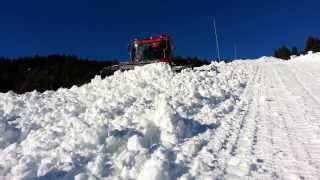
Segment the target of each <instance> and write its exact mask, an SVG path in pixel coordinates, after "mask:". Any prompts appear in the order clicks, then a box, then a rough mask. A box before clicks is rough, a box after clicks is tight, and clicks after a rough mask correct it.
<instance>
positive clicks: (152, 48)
mask: <svg viewBox="0 0 320 180" xmlns="http://www.w3.org/2000/svg"><path fill="white" fill-rule="evenodd" d="M131 51H132V52H131V56H132V57H131V58H132V60H133V61H134V62H143V61H155V60H159V59H164V58H167V57H169V56H170V47H169V44H168V42H167V41H160V42H152V43H145V44H134V45H133V47H132V50H131Z"/></svg>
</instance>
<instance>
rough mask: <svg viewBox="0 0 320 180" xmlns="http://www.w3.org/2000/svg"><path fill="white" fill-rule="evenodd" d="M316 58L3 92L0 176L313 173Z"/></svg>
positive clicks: (319, 74)
mask: <svg viewBox="0 0 320 180" xmlns="http://www.w3.org/2000/svg"><path fill="white" fill-rule="evenodd" d="M319 65H320V54H309V55H306V56H302V57H298V58H296V59H293V60H292V61H288V62H284V61H280V60H279V59H275V58H268V57H264V58H260V59H258V60H255V61H235V62H232V63H228V64H225V63H219V64H218V63H212V64H211V65H208V66H203V67H200V68H198V69H195V70H186V71H183V72H182V73H179V74H175V73H173V72H172V71H171V70H170V67H169V66H167V65H163V64H151V65H147V66H144V67H137V68H136V69H135V70H133V71H128V72H124V73H120V72H117V73H115V75H113V76H110V77H107V78H106V79H101V78H100V77H96V78H95V79H93V80H92V81H91V83H89V84H87V85H84V86H81V87H73V88H71V89H59V90H58V91H47V92H45V93H42V94H40V93H37V92H31V93H26V94H23V95H16V94H14V93H6V94H0V177H2V178H1V179H12V178H17V179H23V178H25V179H28V178H31V179H32V178H36V177H38V178H40V179H41V178H43V179H48V178H55V179H57V178H58V179H72V178H73V177H75V178H76V179H88V178H98V179H100V178H105V177H107V178H110V179H115V178H120V179H130V178H133V179H177V178H180V179H193V178H196V179H204V178H209V179H212V178H228V179H232V178H235V179H239V178H240V179H246V178H248V177H251V178H253V179H262V178H265V179H271V178H275V179H300V178H306V179H317V178H319V177H320V172H319V171H320V141H319V139H320V137H319V136H320V130H319V119H320V107H319V106H320V97H319V92H320V91H319V90H320V85H319V81H320V71H319V69H320V66H319Z"/></svg>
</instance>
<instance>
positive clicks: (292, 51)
mask: <svg viewBox="0 0 320 180" xmlns="http://www.w3.org/2000/svg"><path fill="white" fill-rule="evenodd" d="M291 55H296V56H298V55H299V50H298V48H297V47H295V46H293V47H292V49H291Z"/></svg>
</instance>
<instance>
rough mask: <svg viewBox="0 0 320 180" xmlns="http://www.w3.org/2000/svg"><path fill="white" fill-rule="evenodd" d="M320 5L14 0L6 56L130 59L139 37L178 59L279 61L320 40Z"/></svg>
mask: <svg viewBox="0 0 320 180" xmlns="http://www.w3.org/2000/svg"><path fill="white" fill-rule="evenodd" d="M319 7H320V1H319V0H309V1H308V0H307V1H302V0H301V1H294V0H293V1H289V0H286V1H283V0H279V1H278V0H264V1H245V0H243V1H240V0H223V1H214V0H197V1H195V0H190V1H188V0H185V1H173V0H171V1H170V0H161V1H159V0H135V1H132V0H127V1H124V0H114V1H112V0H54V1H53V0H52V1H46V0H12V1H11V0H10V1H9V0H8V1H1V3H0V24H1V26H0V56H5V57H20V56H31V55H35V54H40V55H46V54H53V53H59V54H61V53H66V54H75V55H78V56H80V57H84V58H93V59H114V58H117V59H124V60H125V59H127V58H128V53H127V44H128V43H129V41H130V40H132V39H133V38H135V37H149V36H151V35H157V34H160V33H163V34H170V35H172V36H173V38H174V44H175V46H176V51H175V55H182V56H198V57H201V58H208V59H212V57H216V52H215V51H214V50H215V44H214V35H213V23H212V22H213V18H214V17H215V18H216V22H217V26H218V33H219V36H220V39H219V40H220V48H221V55H222V57H224V58H231V57H233V44H237V47H238V54H239V56H240V57H242V58H254V57H259V56H263V55H272V54H273V51H274V49H275V48H276V47H279V46H281V45H288V46H293V45H295V46H297V47H298V48H302V47H303V46H304V43H305V39H306V38H307V36H308V35H313V36H319V37H320V9H319Z"/></svg>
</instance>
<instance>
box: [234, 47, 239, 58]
mask: <svg viewBox="0 0 320 180" xmlns="http://www.w3.org/2000/svg"><path fill="white" fill-rule="evenodd" d="M237 58H238V57H237V45H236V44H234V59H237Z"/></svg>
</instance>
